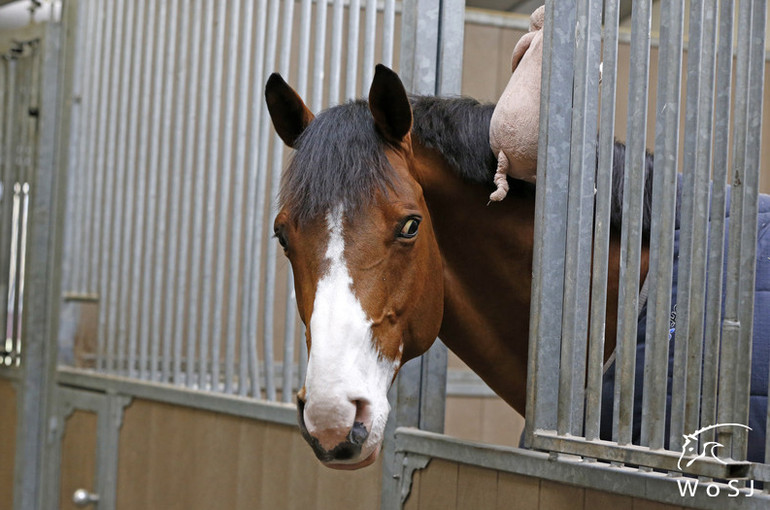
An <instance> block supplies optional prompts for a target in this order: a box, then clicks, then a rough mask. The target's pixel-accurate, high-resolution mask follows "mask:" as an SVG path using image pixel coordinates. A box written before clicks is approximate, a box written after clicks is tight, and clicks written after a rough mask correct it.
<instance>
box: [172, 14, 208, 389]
mask: <svg viewBox="0 0 770 510" xmlns="http://www.w3.org/2000/svg"><path fill="white" fill-rule="evenodd" d="M177 7H178V6H177ZM193 10H195V11H196V13H195V14H200V2H195V3H194V5H192V6H191V8H189V9H187V8H182V9H180V12H179V13H178V14H177V15H178V16H180V18H179V50H180V52H179V56H178V57H177V59H176V61H177V62H176V65H177V68H176V72H175V73H174V77H173V79H174V86H175V87H176V91H175V92H174V101H175V104H174V124H173V128H172V129H173V137H174V138H173V140H174V141H173V146H174V147H175V150H174V152H173V153H172V156H171V157H172V160H171V165H170V167H169V171H170V172H171V188H170V189H171V196H170V199H169V204H170V206H171V211H170V215H169V223H168V224H169V229H168V238H169V239H168V247H169V250H170V253H169V255H168V257H167V260H168V261H170V262H171V264H168V263H167V264H166V290H165V296H166V305H165V310H166V318H165V321H164V323H163V338H164V339H165V342H166V345H167V346H168V347H167V352H170V354H171V360H172V366H171V369H170V370H171V374H170V378H171V380H172V381H173V382H174V384H178V385H182V384H185V383H188V384H189V382H190V379H191V376H192V363H193V358H194V357H195V351H194V350H193V351H192V353H190V351H189V347H190V346H194V345H195V343H194V342H192V341H187V344H188V345H187V347H188V353H187V354H188V356H187V359H186V360H185V365H186V366H185V368H186V369H187V370H188V372H187V374H188V375H189V376H190V377H188V378H187V379H186V380H184V381H183V379H182V361H183V354H182V349H183V343H184V340H183V338H184V337H183V331H184V313H183V312H182V313H180V306H179V304H180V303H185V302H186V298H187V296H185V293H184V292H185V285H184V279H185V278H186V277H187V274H188V273H187V261H188V260H189V259H188V257H187V253H188V251H187V227H188V225H189V223H188V217H189V214H190V210H189V205H190V204H189V202H190V193H191V192H190V185H191V183H192V176H193V172H192V168H191V166H192V165H190V162H191V160H192V155H191V150H192V145H191V143H192V140H191V139H189V138H187V134H188V133H189V132H190V131H191V130H192V129H191V128H192V126H194V125H195V122H194V120H189V121H188V122H189V123H190V124H188V125H186V123H185V115H187V116H188V118H189V117H193V116H194V115H195V108H194V107H193V106H192V105H193V104H194V101H195V94H194V92H192V91H193V90H194V87H195V86H196V85H197V80H198V76H197V73H196V72H195V71H193V70H192V69H191V67H196V66H197V59H196V58H195V57H196V56H197V51H195V50H197V48H196V47H195V44H196V42H197V41H199V40H200V34H198V33H196V36H195V38H194V39H193V40H192V41H193V42H191V40H190V31H191V30H192V27H191V25H193V24H194V25H195V30H196V31H197V30H198V29H199V27H200V23H199V19H198V18H197V17H195V14H193V16H192V17H191V12H192V11H193ZM169 102H171V101H170V100H169ZM187 105H190V107H189V109H188V106H187ZM193 119H194V117H193ZM185 127H187V130H185ZM182 247H184V249H182ZM172 347H173V349H172ZM164 357H166V359H168V358H167V356H165V355H164Z"/></svg>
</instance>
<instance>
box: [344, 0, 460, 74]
mask: <svg viewBox="0 0 770 510" xmlns="http://www.w3.org/2000/svg"><path fill="white" fill-rule="evenodd" d="M350 8H351V11H352V8H353V6H352V2H351V7H350ZM463 11H464V9H463ZM395 25H396V0H385V4H384V6H383V14H382V60H381V61H382V63H383V64H384V65H386V66H388V67H391V68H392V67H393V47H394V40H395ZM459 56H460V55H455V58H457V59H458V60H459Z"/></svg>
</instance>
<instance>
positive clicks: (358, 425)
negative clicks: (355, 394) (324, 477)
mask: <svg viewBox="0 0 770 510" xmlns="http://www.w3.org/2000/svg"><path fill="white" fill-rule="evenodd" d="M341 407H342V409H339V410H338V409H334V410H326V411H328V412H325V413H321V414H323V415H325V416H331V417H334V418H337V419H336V420H319V419H316V420H309V419H306V416H305V415H306V409H307V406H306V402H305V400H303V399H302V398H300V397H297V413H298V422H299V429H300V432H301V434H302V437H303V438H304V439H305V441H307V442H308V444H309V445H310V447H311V448H312V449H313V453H315V456H316V457H317V458H318V460H320V461H321V462H322V463H323V464H324V465H326V466H327V467H331V468H334V469H359V468H362V467H365V466H368V465H369V464H371V463H373V462H374V461H375V460H376V459H377V455H378V453H379V451H380V445H379V444H377V445H375V447H374V448H372V447H371V445H367V444H366V440H367V439H369V437H370V431H371V426H372V423H371V420H370V418H369V409H368V407H369V406H368V404H366V403H362V402H360V401H351V402H346V403H343V404H341ZM351 407H352V408H353V413H354V418H353V419H352V423H351V421H350V420H347V419H346V417H347V416H349V415H351V414H352V413H351ZM308 422H310V426H308ZM348 423H350V424H349V425H348Z"/></svg>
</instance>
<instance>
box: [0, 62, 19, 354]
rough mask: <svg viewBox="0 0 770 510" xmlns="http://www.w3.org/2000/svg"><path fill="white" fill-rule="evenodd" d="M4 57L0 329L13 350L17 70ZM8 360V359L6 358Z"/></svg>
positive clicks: (7, 347) (15, 66) (14, 63)
mask: <svg viewBox="0 0 770 510" xmlns="http://www.w3.org/2000/svg"><path fill="white" fill-rule="evenodd" d="M3 58H4V63H5V65H6V70H7V71H6V84H7V87H6V102H5V104H6V108H5V112H6V115H7V116H6V117H5V120H6V123H5V133H6V137H5V140H4V145H3V152H4V154H5V163H4V166H3V202H2V211H3V222H2V224H3V236H2V239H0V261H2V265H0V278H2V280H0V281H1V282H2V285H3V287H2V288H1V289H0V291H1V292H0V306H1V308H0V324H2V327H3V329H2V333H0V335H2V336H0V338H2V339H3V340H4V341H5V343H6V346H5V351H6V352H9V351H11V350H12V345H11V340H10V335H9V334H8V331H9V320H10V318H11V317H9V315H8V309H9V308H10V304H11V300H10V299H9V292H10V289H11V280H10V275H11V274H12V273H11V261H12V260H13V257H12V255H11V250H12V249H13V246H14V239H15V238H14V235H13V232H14V221H13V218H14V215H13V210H14V203H15V199H14V183H15V178H14V166H15V161H14V159H15V158H14V156H13V155H14V149H15V146H16V136H15V135H16V133H15V129H14V121H15V119H16V112H15V110H16V108H17V101H16V87H17V83H16V72H17V65H16V61H15V60H12V59H9V58H5V57H3ZM7 361H8V362H10V359H9V360H7Z"/></svg>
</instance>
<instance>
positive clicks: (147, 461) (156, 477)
mask: <svg viewBox="0 0 770 510" xmlns="http://www.w3.org/2000/svg"><path fill="white" fill-rule="evenodd" d="M119 454H120V469H119V473H118V493H117V508H118V509H123V510H130V509H135V508H164V509H168V510H171V509H180V510H196V509H200V510H204V509H205V510H208V509H211V508H227V509H233V510H237V509H249V510H252V509H254V508H265V509H268V508H276V509H278V508H281V509H298V510H300V509H301V510H308V509H318V510H322V509H329V510H337V509H340V508H345V509H362V510H363V509H371V508H379V503H380V478H381V473H382V471H381V467H380V464H379V463H376V464H375V465H373V466H370V467H368V468H365V469H363V470H359V471H354V472H349V471H336V470H332V469H328V468H325V467H323V466H322V465H321V464H320V463H319V462H318V461H317V460H316V458H315V457H314V456H313V454H312V452H311V450H310V448H309V447H308V445H307V444H306V443H305V441H304V440H303V439H302V437H301V436H300V435H299V432H298V430H297V428H296V427H289V426H285V425H276V424H271V423H265V422H258V421H254V420H249V419H246V418H237V417H233V416H227V415H222V414H216V413H211V412H207V411H199V410H195V409H189V408H184V407H179V406H173V405H166V404H159V403H154V402H149V401H144V400H135V401H134V402H133V403H132V404H131V405H130V406H129V407H128V408H126V410H125V416H124V421H123V428H122V429H121V433H120V450H119Z"/></svg>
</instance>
